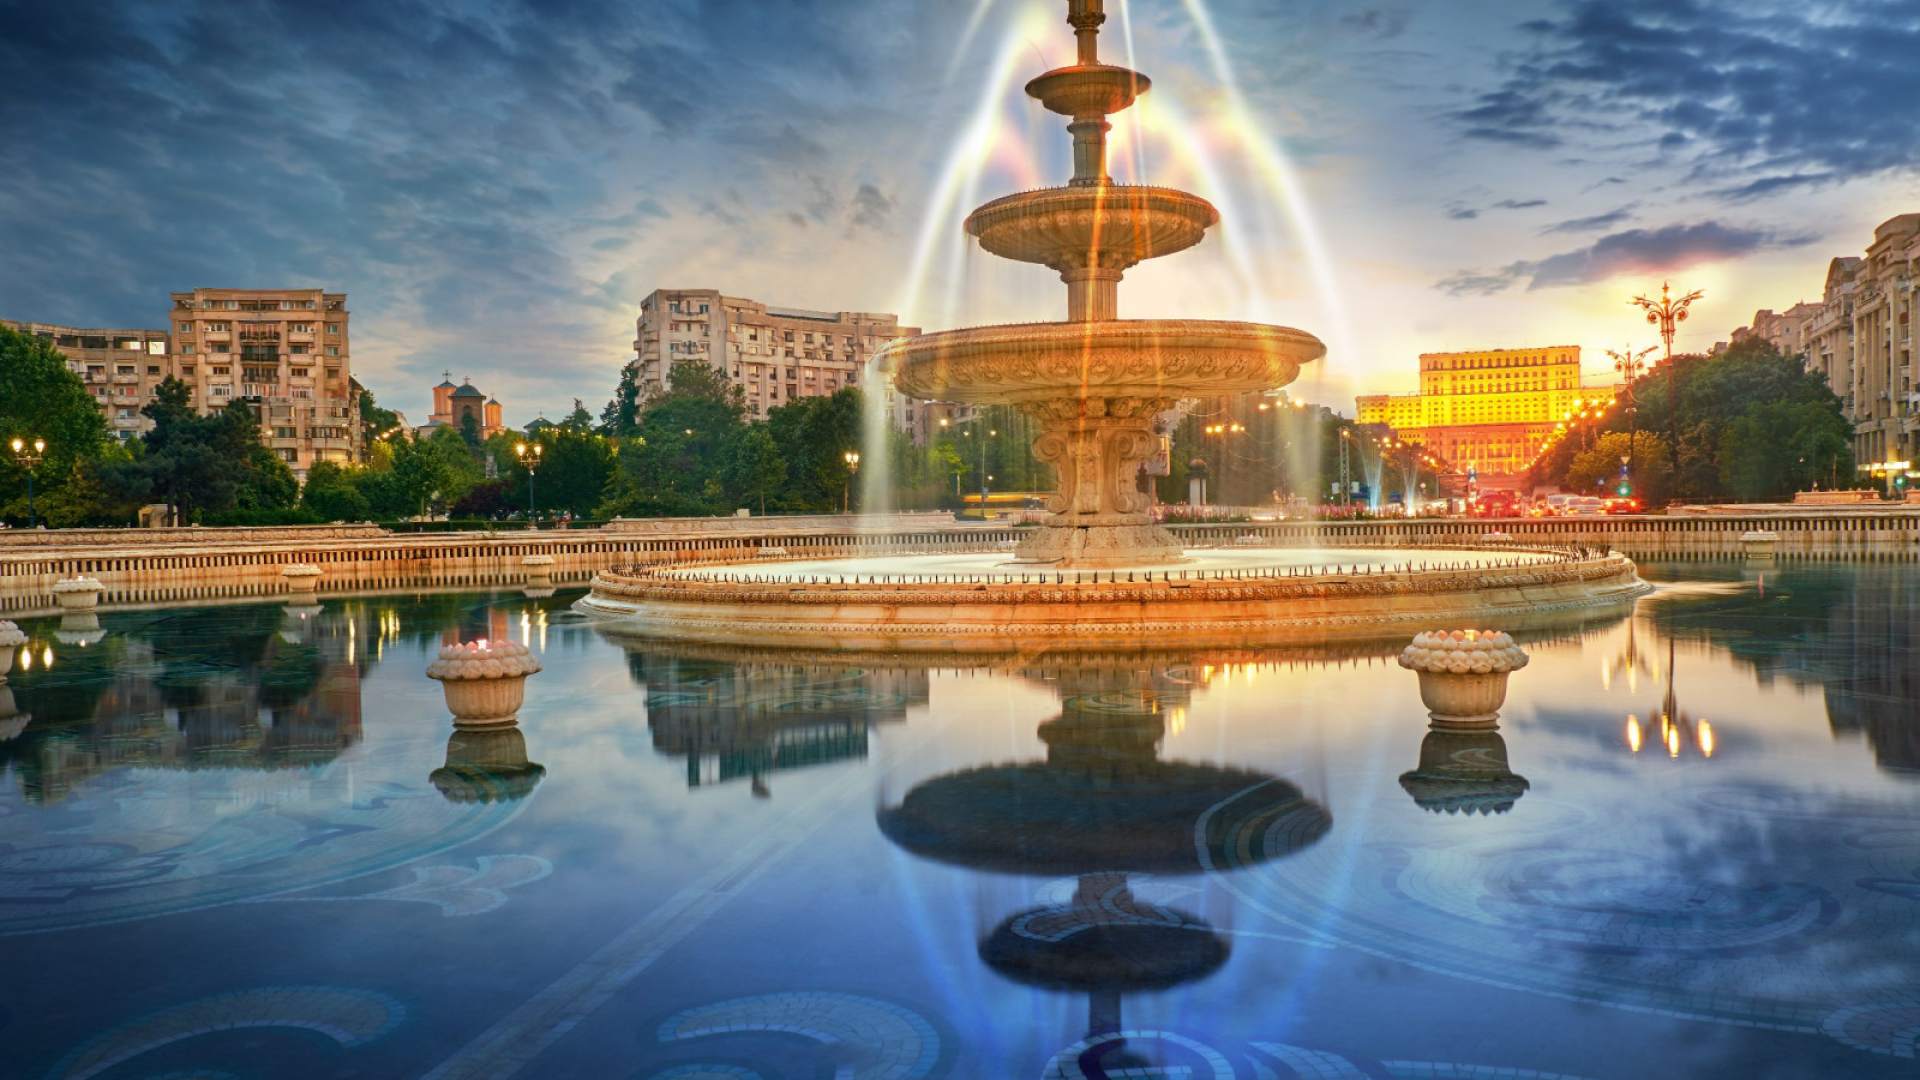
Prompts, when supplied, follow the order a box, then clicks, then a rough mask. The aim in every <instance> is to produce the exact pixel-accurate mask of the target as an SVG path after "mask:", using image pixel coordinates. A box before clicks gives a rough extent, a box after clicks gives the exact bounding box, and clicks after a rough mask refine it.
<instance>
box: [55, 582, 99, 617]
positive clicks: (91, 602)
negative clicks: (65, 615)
mask: <svg viewBox="0 0 1920 1080" xmlns="http://www.w3.org/2000/svg"><path fill="white" fill-rule="evenodd" d="M106 591H107V587H106V586H105V585H102V584H100V581H99V579H97V578H90V577H73V578H61V579H60V580H59V581H56V582H54V583H53V602H54V603H56V604H59V605H60V608H61V610H63V611H92V610H93V609H94V608H96V607H98V606H100V594H101V593H104V592H106Z"/></svg>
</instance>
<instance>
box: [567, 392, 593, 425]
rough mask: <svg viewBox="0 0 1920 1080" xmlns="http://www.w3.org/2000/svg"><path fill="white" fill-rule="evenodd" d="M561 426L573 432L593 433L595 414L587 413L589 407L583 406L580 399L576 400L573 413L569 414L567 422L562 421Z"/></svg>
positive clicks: (574, 400)
mask: <svg viewBox="0 0 1920 1080" xmlns="http://www.w3.org/2000/svg"><path fill="white" fill-rule="evenodd" d="M560 426H561V427H563V428H565V429H566V430H568V431H573V432H588V431H592V430H593V414H592V413H590V412H588V411H587V407H586V406H585V405H583V404H581V402H580V399H579V398H574V399H573V411H572V412H570V413H568V414H567V418H566V419H565V420H562V421H560Z"/></svg>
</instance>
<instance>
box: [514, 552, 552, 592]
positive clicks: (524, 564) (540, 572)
mask: <svg viewBox="0 0 1920 1080" xmlns="http://www.w3.org/2000/svg"><path fill="white" fill-rule="evenodd" d="M520 568H521V569H522V570H525V571H526V573H527V584H529V585H533V586H540V585H551V584H553V556H551V555H528V556H526V557H525V558H522V559H521V560H520Z"/></svg>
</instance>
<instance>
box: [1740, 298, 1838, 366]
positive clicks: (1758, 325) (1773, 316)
mask: <svg viewBox="0 0 1920 1080" xmlns="http://www.w3.org/2000/svg"><path fill="white" fill-rule="evenodd" d="M1819 314H1820V305H1819V304H1809V303H1804V302H1802V303H1798V304H1795V305H1793V306H1792V307H1790V308H1788V309H1787V310H1785V311H1781V312H1775V311H1774V310H1773V309H1772V308H1761V309H1760V310H1759V311H1756V312H1754V313H1753V321H1752V322H1751V323H1749V324H1747V325H1746V326H1743V327H1740V328H1739V329H1738V330H1735V331H1734V332H1733V337H1732V339H1731V340H1732V341H1733V342H1734V343H1738V342H1741V341H1745V340H1746V339H1748V338H1759V339H1761V340H1762V341H1765V342H1767V343H1768V344H1770V345H1772V346H1773V347H1774V348H1775V349H1778V350H1780V351H1781V352H1783V353H1785V354H1787V355H1788V356H1792V355H1794V354H1795V353H1798V352H1802V351H1803V350H1804V349H1805V348H1806V332H1807V326H1808V324H1810V323H1812V322H1813V320H1814V318H1815V317H1816V316H1818V315H1819ZM1715 351H1716V352H1717V351H1719V350H1718V349H1716V350H1715Z"/></svg>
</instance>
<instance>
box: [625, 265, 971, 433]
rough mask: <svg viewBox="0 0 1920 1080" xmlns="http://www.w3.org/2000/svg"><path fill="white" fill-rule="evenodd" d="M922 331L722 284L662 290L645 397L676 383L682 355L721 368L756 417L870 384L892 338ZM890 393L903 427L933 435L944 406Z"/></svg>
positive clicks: (649, 311)
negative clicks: (872, 368)
mask: <svg viewBox="0 0 1920 1080" xmlns="http://www.w3.org/2000/svg"><path fill="white" fill-rule="evenodd" d="M919 332H920V331H919V330H918V329H917V328H915V327H910V326H901V325H900V319H899V317H898V316H895V315H887V314H882V313H876V312H864V311H831V312H829V311H808V310H804V309H800V308H783V307H776V306H773V305H770V304H764V303H761V302H760V301H758V300H746V299H742V298H740V297H735V296H723V295H722V294H721V293H720V292H719V290H717V289H656V290H654V291H653V292H652V293H651V294H649V295H648V296H647V298H646V299H645V300H643V301H641V303H640V317H639V319H638V320H637V324H636V336H635V338H634V342H633V352H634V358H633V360H632V361H631V363H633V364H634V365H636V366H637V372H636V374H637V376H638V383H639V387H640V396H641V398H642V399H643V400H644V399H645V398H646V397H647V396H648V395H651V394H656V393H659V392H661V391H662V390H664V389H665V388H666V384H667V377H668V373H669V372H670V371H671V370H672V368H673V365H674V364H675V363H677V362H679V361H682V360H698V361H701V362H703V363H705V364H708V365H709V366H712V367H715V368H718V369H719V370H720V371H721V372H722V374H724V375H725V376H726V378H727V380H728V381H729V382H731V383H732V384H733V385H735V386H738V387H740V388H741V390H742V391H743V393H744V394H745V400H746V405H747V416H748V417H749V418H751V419H756V420H764V419H766V416H767V414H768V413H769V412H771V411H772V410H774V409H776V408H778V407H779V406H781V405H784V404H786V403H787V402H790V401H793V400H795V399H797V398H803V397H817V396H823V395H826V394H832V393H834V392H835V391H837V390H840V389H843V388H845V387H849V386H858V385H860V372H861V371H862V370H863V369H864V368H865V367H866V365H867V362H868V361H869V360H871V359H872V358H873V356H874V354H875V353H877V352H879V351H880V349H881V348H882V347H883V346H885V345H886V344H887V342H889V341H892V340H893V339H895V338H900V337H912V336H914V335H916V334H918V333H919ZM888 397H889V401H888V409H887V411H888V415H889V417H890V418H891V419H892V421H893V424H894V426H895V427H897V428H899V429H901V430H903V431H907V432H910V433H912V434H913V435H914V436H915V438H916V440H917V441H924V440H925V438H926V435H927V429H928V427H929V425H931V424H933V423H935V422H936V420H935V419H934V418H935V417H936V416H937V415H940V414H941V411H940V410H937V409H935V410H930V409H928V408H926V407H925V406H924V404H923V403H920V402H915V401H911V400H909V399H907V398H904V397H901V396H899V395H897V394H892V393H889V395H888Z"/></svg>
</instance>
